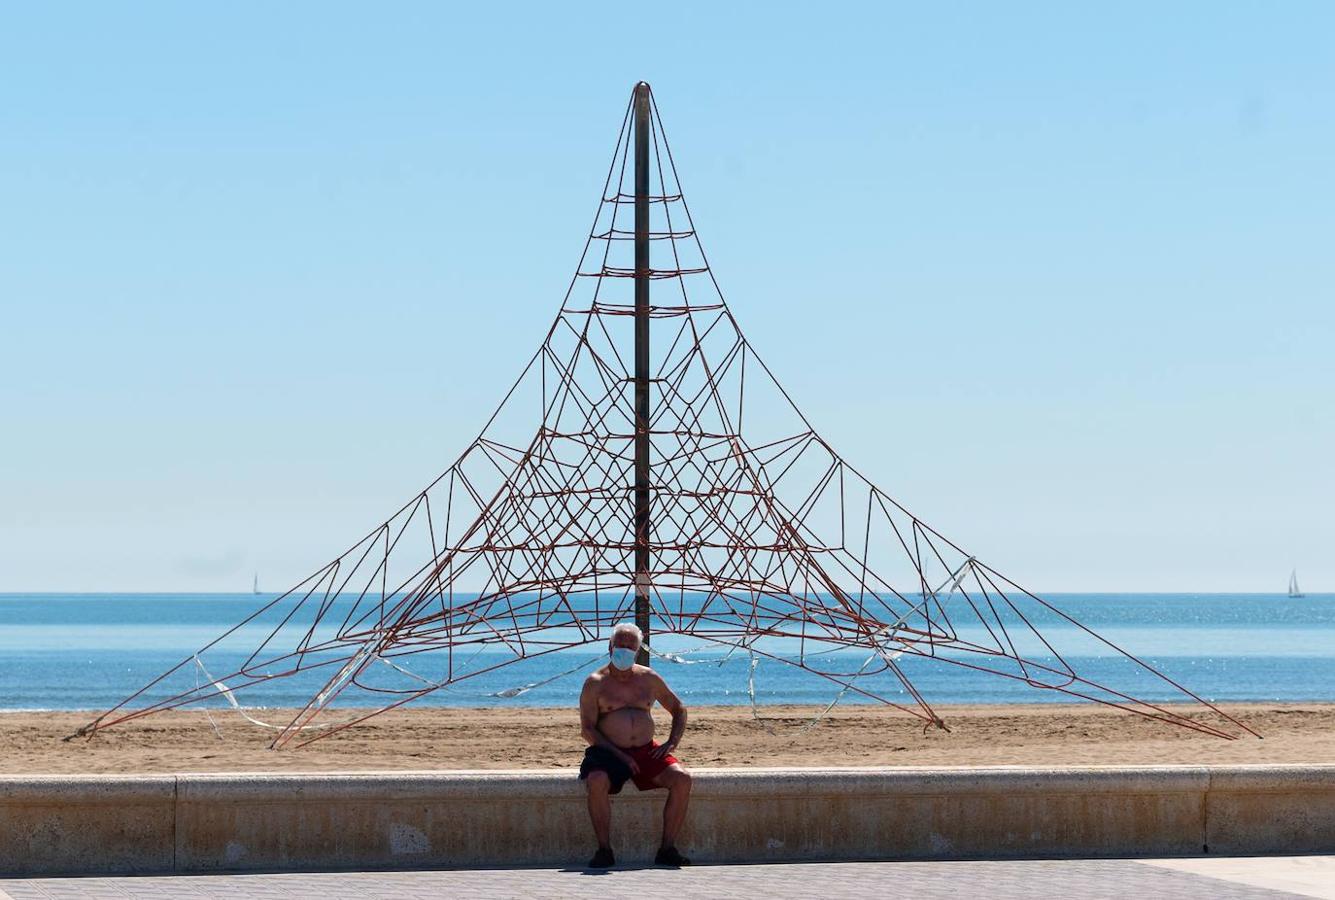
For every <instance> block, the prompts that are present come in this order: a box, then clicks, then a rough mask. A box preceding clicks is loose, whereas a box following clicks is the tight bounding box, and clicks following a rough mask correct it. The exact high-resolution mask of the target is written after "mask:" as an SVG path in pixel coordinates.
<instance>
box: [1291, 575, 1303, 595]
mask: <svg viewBox="0 0 1335 900" xmlns="http://www.w3.org/2000/svg"><path fill="white" fill-rule="evenodd" d="M1289 596H1290V597H1301V596H1303V591H1302V588H1300V587H1298V570H1297V569H1294V570H1293V571H1292V572H1290V573H1289Z"/></svg>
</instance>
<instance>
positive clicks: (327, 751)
mask: <svg viewBox="0 0 1335 900" xmlns="http://www.w3.org/2000/svg"><path fill="white" fill-rule="evenodd" d="M1225 708H1226V709H1227V710H1228V711H1229V712H1230V713H1231V714H1233V715H1235V716H1237V717H1238V718H1240V719H1241V720H1243V721H1245V722H1246V723H1247V724H1248V725H1249V726H1251V727H1252V728H1254V729H1255V730H1257V731H1258V732H1260V733H1261V734H1262V735H1263V736H1264V738H1263V739H1259V740H1258V739H1257V738H1253V737H1250V736H1248V737H1243V738H1240V739H1238V740H1232V741H1229V740H1222V739H1220V738H1216V737H1211V736H1209V735H1205V734H1200V733H1197V732H1194V731H1190V730H1187V729H1183V728H1180V727H1174V726H1170V725H1164V724H1161V723H1158V722H1154V721H1150V720H1146V719H1143V718H1140V717H1137V716H1132V715H1128V714H1125V713H1120V712H1116V711H1112V710H1108V709H1104V708H1101V707H1097V706H1092V705H1089V706H1080V705H1049V704H1042V705H1040V704H1033V705H1023V706H1022V705H1007V706H945V707H938V712H939V713H940V714H941V715H942V717H943V719H944V720H945V721H946V723H947V724H948V725H949V727H950V728H951V731H950V732H944V731H939V730H937V729H929V730H927V731H924V730H923V728H922V726H921V723H919V722H918V720H916V719H913V718H911V717H909V716H906V715H904V714H902V713H897V712H894V711H890V710H883V709H875V708H870V707H866V706H842V707H837V708H836V709H835V710H834V711H832V712H831V713H830V714H829V715H828V716H826V717H825V718H824V719H823V720H822V721H821V722H820V724H818V725H817V726H816V727H814V728H811V729H809V730H805V731H804V730H803V726H805V725H806V724H807V723H808V722H809V721H810V719H811V717H812V716H813V715H815V714H816V713H817V712H819V707H802V706H774V707H768V708H765V709H763V711H762V714H763V716H764V717H765V721H764V722H757V721H756V720H755V719H754V718H753V715H752V711H751V708H750V707H737V706H702V707H697V708H693V709H691V710H690V716H691V718H690V725H689V727H688V729H687V733H686V739H685V740H684V741H683V743H682V746H681V748H680V753H679V755H680V756H681V758H682V760H683V761H684V762H685V763H686V764H688V765H690V766H695V767H723V766H950V765H959V766H990V765H997V766H1000V765H1039V766H1090V765H1231V764H1240V763H1330V762H1335V704H1296V705H1278V704H1232V705H1228V706H1226V707H1225ZM337 712H339V713H344V714H346V715H348V716H349V717H350V716H351V715H352V714H353V713H352V711H350V710H340V711H337ZM256 715H257V716H258V717H260V718H262V719H264V720H265V721H269V722H275V723H277V722H284V721H286V720H285V719H284V718H283V713H282V711H279V710H266V711H263V712H260V713H256ZM211 716H212V720H213V723H214V724H213V725H211V724H210V722H209V718H208V716H206V714H205V713H204V712H202V711H198V710H191V711H172V712H167V713H162V714H158V715H154V716H149V717H146V718H143V719H139V720H136V721H134V722H129V723H125V724H123V725H120V726H117V727H116V728H114V729H111V730H108V731H106V732H103V733H100V734H98V735H97V736H96V737H95V738H93V739H91V740H86V739H82V738H79V739H75V740H73V741H69V742H64V741H62V740H61V738H63V737H65V736H66V735H69V734H71V733H72V732H73V731H74V730H75V729H77V728H78V727H79V726H80V725H82V724H84V723H85V722H87V721H88V719H89V718H90V716H89V714H87V713H81V712H6V713H0V758H2V759H3V760H4V767H3V771H4V772H5V773H7V774H45V773H50V774H58V773H59V774H74V773H151V772H236V771H275V772H278V771H281V772H330V771H367V770H404V771H409V770H416V771H421V770H447V769H562V768H566V769H574V768H576V767H577V766H578V765H579V761H580V755H581V753H582V750H583V745H582V742H581V740H580V737H579V730H578V724H577V720H576V716H575V710H574V709H573V707H572V708H570V709H552V708H538V709H531V708H530V709H524V708H496V707H491V708H462V709H459V708H456V709H439V708H432V709H425V708H424V709H402V710H396V711H392V712H389V713H385V714H383V715H380V716H377V717H375V718H372V719H370V720H368V721H366V722H363V723H360V724H358V725H356V726H354V727H352V728H350V729H346V730H344V731H341V732H339V733H337V734H333V735H330V736H329V737H327V738H325V739H322V740H319V741H316V742H314V743H313V744H311V745H309V746H307V747H303V748H300V749H295V750H292V749H287V750H281V751H271V750H268V749H267V746H266V744H267V742H268V740H269V739H270V736H271V735H270V732H267V731H265V730H264V729H263V728H260V727H257V726H255V725H252V724H250V723H248V722H246V721H245V720H244V719H242V718H241V717H240V716H239V715H238V714H236V713H235V712H232V711H225V712H217V711H215V712H213V713H211ZM656 717H658V718H659V719H660V722H659V733H660V735H662V734H666V732H667V718H666V716H664V715H662V713H661V710H660V711H658V713H657V714H656ZM214 726H216V730H215V727H214Z"/></svg>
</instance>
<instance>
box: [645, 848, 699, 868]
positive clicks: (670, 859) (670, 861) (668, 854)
mask: <svg viewBox="0 0 1335 900" xmlns="http://www.w3.org/2000/svg"><path fill="white" fill-rule="evenodd" d="M690 864H691V861H690V860H689V859H687V858H686V857H684V856H682V855H681V852H680V851H679V850H677V848H676V847H660V848H659V850H658V854H657V855H656V856H655V857H654V865H656V866H672V867H673V868H674V869H679V868H681V867H682V866H689V865H690Z"/></svg>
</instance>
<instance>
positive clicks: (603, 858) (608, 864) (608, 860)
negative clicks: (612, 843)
mask: <svg viewBox="0 0 1335 900" xmlns="http://www.w3.org/2000/svg"><path fill="white" fill-rule="evenodd" d="M659 852H660V853H661V852H662V851H659ZM616 864H617V860H616V857H615V856H613V855H612V848H611V847H599V848H598V852H597V853H595V854H593V859H591V860H589V868H590V869H610V868H612V867H613V866H615V865H616Z"/></svg>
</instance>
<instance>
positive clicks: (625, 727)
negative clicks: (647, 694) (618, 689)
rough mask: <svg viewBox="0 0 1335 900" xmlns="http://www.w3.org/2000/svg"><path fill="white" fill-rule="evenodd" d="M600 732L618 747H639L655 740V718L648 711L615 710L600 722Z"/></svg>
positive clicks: (605, 715)
mask: <svg viewBox="0 0 1335 900" xmlns="http://www.w3.org/2000/svg"><path fill="white" fill-rule="evenodd" d="M598 730H599V731H601V732H602V733H603V734H604V735H606V736H607V739H608V740H609V741H611V742H612V743H614V744H616V745H617V746H618V747H639V746H641V745H643V744H647V743H649V742H650V741H652V740H653V739H654V717H653V716H651V715H649V710H647V709H634V708H629V707H628V708H626V709H614V710H612V711H611V712H610V713H606V714H604V715H603V717H602V718H601V719H600V720H599V721H598Z"/></svg>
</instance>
